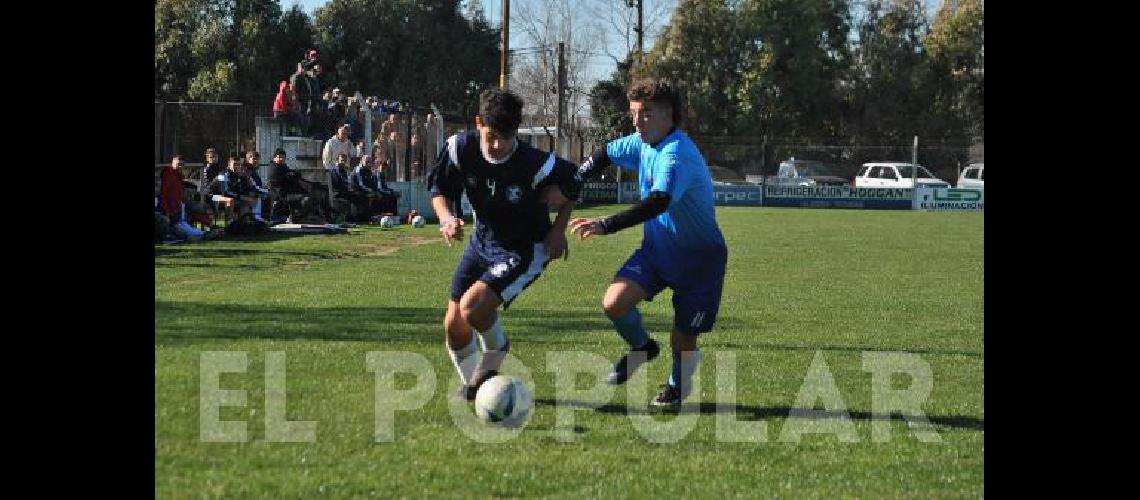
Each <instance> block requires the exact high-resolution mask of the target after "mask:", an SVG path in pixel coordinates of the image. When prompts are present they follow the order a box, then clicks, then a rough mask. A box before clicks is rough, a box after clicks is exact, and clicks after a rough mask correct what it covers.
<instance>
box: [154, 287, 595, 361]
mask: <svg viewBox="0 0 1140 500" xmlns="http://www.w3.org/2000/svg"><path fill="white" fill-rule="evenodd" d="M200 286H209V285H208V283H204V284H203V285H200ZM387 293H397V292H396V291H391V290H389V291H387ZM443 314H444V306H443V304H440V305H439V306H430V307H424V306H411V305H402V304H399V303H396V304H390V305H383V306H339V307H315V306H296V305H294V306H285V305H278V304H272V303H261V304H258V303H238V304H215V303H204V302H190V301H169V300H156V301H155V302H154V316H155V322H154V341H155V344H156V345H157V344H178V343H184V342H187V341H192V340H206V339H238V338H246V339H276V340H292V339H308V340H331V341H359V342H387V341H406V342H424V341H432V342H435V341H437V340H438V339H441V338H442V334H443V332H442V330H443ZM509 314H511V318H512V321H514V324H515V325H517V327H516V329H515V330H513V331H512V332H511V336H512V340H514V339H517V340H518V341H519V342H520V345H526V344H529V343H532V342H537V343H541V344H543V345H545V346H551V345H563V344H564V345H574V346H578V345H580V342H581V340H580V339H578V338H577V337H575V336H574V335H573V334H577V333H580V332H582V331H591V330H603V329H605V328H607V327H608V321H607V320H605V319H604V316H601V315H597V314H593V313H592V312H578V311H546V310H537V309H532V310H518V311H511V313H509ZM599 316H601V317H599ZM548 324H550V325H556V326H546V325H548ZM539 325H542V326H543V327H541V328H540V327H539Z"/></svg>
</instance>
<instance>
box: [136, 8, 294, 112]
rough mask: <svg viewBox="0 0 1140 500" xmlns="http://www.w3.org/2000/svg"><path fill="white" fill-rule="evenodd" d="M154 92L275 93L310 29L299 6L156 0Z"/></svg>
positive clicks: (184, 95)
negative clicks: (284, 11) (286, 11)
mask: <svg viewBox="0 0 1140 500" xmlns="http://www.w3.org/2000/svg"><path fill="white" fill-rule="evenodd" d="M154 29H155V97H156V98H161V99H168V100H177V99H196V100H208V101H217V100H240V101H254V100H267V99H272V95H273V94H275V93H276V92H277V81H279V80H282V79H284V78H286V77H288V75H289V74H291V73H292V71H293V68H294V66H295V63H296V61H297V60H299V59H300V51H301V50H303V49H297V47H298V46H307V45H310V44H311V43H312V40H311V38H312V29H311V27H309V26H308V20H307V17H306V16H305V15H304V13H303V12H301V11H300V9H299V8H298V7H294V9H293V10H291V11H290V13H289V14H288V15H286V16H284V20H283V16H282V12H281V7H280V4H279V3H278V2H277V1H276V0H231V1H226V0H158V1H157V2H156V3H155V27H154Z"/></svg>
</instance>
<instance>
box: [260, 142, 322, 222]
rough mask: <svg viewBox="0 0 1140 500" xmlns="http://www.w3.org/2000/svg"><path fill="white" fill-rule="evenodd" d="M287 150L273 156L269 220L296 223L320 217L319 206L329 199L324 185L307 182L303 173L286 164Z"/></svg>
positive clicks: (270, 177)
mask: <svg viewBox="0 0 1140 500" xmlns="http://www.w3.org/2000/svg"><path fill="white" fill-rule="evenodd" d="M285 157H286V154H285V150H284V149H278V150H277V151H274V152H273V160H272V164H271V166H270V170H269V189H270V190H271V192H272V193H273V194H272V198H273V206H272V210H271V213H270V218H271V219H272V220H273V221H274V222H281V221H286V222H293V221H294V220H293V219H296V220H301V219H305V218H309V217H314V216H317V217H319V216H320V204H321V203H320V202H321V200H323V199H324V198H326V197H327V196H326V193H324V191H325V190H326V189H327V188H326V187H325V186H324V185H322V184H318V183H316V182H311V181H308V180H305V178H304V177H302V176H301V173H300V172H298V171H296V170H293V169H292V168H289V165H288V164H286V163H285Z"/></svg>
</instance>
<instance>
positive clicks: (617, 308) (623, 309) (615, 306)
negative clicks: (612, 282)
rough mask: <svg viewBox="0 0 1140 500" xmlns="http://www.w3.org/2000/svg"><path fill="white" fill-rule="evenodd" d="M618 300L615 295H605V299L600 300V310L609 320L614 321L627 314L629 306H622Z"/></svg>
mask: <svg viewBox="0 0 1140 500" xmlns="http://www.w3.org/2000/svg"><path fill="white" fill-rule="evenodd" d="M619 299H620V297H619V296H617V295H616V294H606V296H605V298H603V299H602V310H604V311H605V312H606V316H607V317H609V318H610V319H611V320H616V319H618V318H620V317H622V316H625V313H627V312H629V306H628V305H626V304H623V303H622V301H621V300H619Z"/></svg>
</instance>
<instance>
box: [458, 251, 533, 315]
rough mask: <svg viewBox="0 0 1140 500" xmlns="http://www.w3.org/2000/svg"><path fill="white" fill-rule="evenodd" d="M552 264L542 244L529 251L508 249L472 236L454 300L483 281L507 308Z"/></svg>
mask: <svg viewBox="0 0 1140 500" xmlns="http://www.w3.org/2000/svg"><path fill="white" fill-rule="evenodd" d="M549 262H550V254H549V253H547V252H546V245H543V244H542V242H538V243H535V244H534V245H531V246H530V247H529V248H528V247H525V246H524V247H519V248H507V247H503V246H500V245H499V244H498V243H496V242H494V241H484V240H479V239H477V238H474V237H472V238H471V240H470V241H468V243H467V248H466V249H464V250H463V257H461V258H460V259H459V266H458V267H456V268H455V275H454V276H452V278H451V300H454V301H459V299H460V298H462V297H463V294H464V293H466V292H467V289H468V288H471V285H474V284H475V282H476V281H482V282H485V283H487V285H489V286H490V287H491V290H494V291H495V293H496V294H498V295H499V298H500V299H502V301H503V309H506V308H507V307H508V306H510V305H511V302H512V301H514V300H515V297H518V296H519V294H520V293H522V291H523V290H525V289H526V287H528V286H530V284H531V283H534V280H536V279H538V277H539V275H541V274H542V271H543V270H544V269H546V264H548V263H549Z"/></svg>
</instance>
